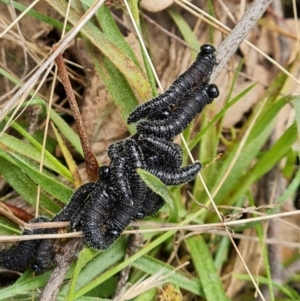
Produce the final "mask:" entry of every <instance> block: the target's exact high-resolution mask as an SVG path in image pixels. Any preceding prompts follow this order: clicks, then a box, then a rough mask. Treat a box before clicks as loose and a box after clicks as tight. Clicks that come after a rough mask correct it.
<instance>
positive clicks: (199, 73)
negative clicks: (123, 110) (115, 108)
mask: <svg viewBox="0 0 300 301" xmlns="http://www.w3.org/2000/svg"><path fill="white" fill-rule="evenodd" d="M215 51H216V49H215V48H214V47H213V46H211V45H208V44H205V45H202V46H201V47H200V52H199V54H198V56H197V58H196V60H195V62H194V63H193V64H192V65H191V66H190V68H189V69H188V70H186V71H185V72H184V73H182V74H181V75H180V76H179V77H178V78H177V79H176V80H175V81H174V83H173V84H172V85H171V86H170V87H169V88H168V90H166V91H165V92H164V93H162V94H160V95H158V96H157V97H155V98H153V99H151V100H149V101H147V102H145V103H143V104H142V105H140V106H138V107H137V108H136V109H135V110H133V111H132V112H131V113H130V114H129V116H128V119H127V122H128V124H130V123H134V122H137V121H139V120H140V119H143V118H146V117H148V116H151V115H152V114H156V113H157V111H160V110H164V109H165V108H168V107H170V106H171V105H176V103H177V102H179V101H180V100H181V99H182V98H185V96H186V94H188V93H190V91H191V90H192V89H193V88H194V87H196V86H199V85H202V84H207V83H208V81H209V78H210V76H211V73H212V70H213V68H214V66H215V65H216V64H217V60H216V55H215Z"/></svg>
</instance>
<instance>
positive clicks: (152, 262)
mask: <svg viewBox="0 0 300 301" xmlns="http://www.w3.org/2000/svg"><path fill="white" fill-rule="evenodd" d="M132 265H133V266H134V267H135V268H137V269H139V270H141V271H143V272H145V273H147V274H150V275H153V274H155V273H157V272H159V271H161V270H162V269H164V270H166V273H165V274H167V273H168V272H169V273H170V272H172V271H173V270H174V267H172V266H169V265H168V264H166V263H164V262H162V261H160V260H157V259H154V258H153V257H150V256H143V257H140V258H139V259H138V260H136V261H134V262H133V264H132ZM168 282H169V283H172V284H174V285H176V286H179V287H180V288H182V289H185V290H187V291H189V292H191V293H193V294H195V295H196V296H203V295H204V293H203V288H202V286H201V284H200V282H199V279H197V278H189V277H187V276H185V275H184V274H183V273H181V272H180V271H176V272H174V274H173V273H172V274H171V275H170V276H169V277H168Z"/></svg>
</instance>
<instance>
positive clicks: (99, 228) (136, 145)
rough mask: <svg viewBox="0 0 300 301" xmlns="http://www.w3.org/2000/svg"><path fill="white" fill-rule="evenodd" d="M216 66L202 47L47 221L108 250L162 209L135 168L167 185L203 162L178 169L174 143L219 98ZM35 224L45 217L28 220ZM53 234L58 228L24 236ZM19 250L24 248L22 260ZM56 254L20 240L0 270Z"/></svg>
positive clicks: (0, 257) (2, 256)
mask: <svg viewBox="0 0 300 301" xmlns="http://www.w3.org/2000/svg"><path fill="white" fill-rule="evenodd" d="M216 63H217V62H216V57H215V48H214V47H213V46H211V45H203V46H201V48H200V53H199V54H198V56H197V58H196V61H195V62H194V63H193V64H192V66H191V67H190V68H189V69H188V70H187V71H186V72H184V73H183V74H182V75H181V76H179V78H178V79H176V80H175V81H174V83H173V84H172V85H171V86H170V88H169V89H168V90H167V91H166V92H165V93H163V94H161V95H159V96H158V97H156V98H154V99H152V100H150V101H149V102H147V103H145V104H142V105H141V106H139V107H137V108H136V109H135V110H134V111H133V112H132V113H131V114H130V115H129V117H128V123H133V122H137V121H139V120H140V119H145V120H144V121H141V122H139V123H138V124H137V133H136V134H135V135H133V136H132V137H130V138H127V139H125V140H122V141H120V142H116V143H114V144H112V145H111V146H110V147H109V149H108V156H109V158H110V159H111V162H110V165H109V166H102V167H100V169H99V176H98V181H97V182H96V183H87V184H84V185H82V186H81V187H79V188H78V189H77V190H76V191H75V192H74V194H73V196H72V198H71V199H70V201H69V203H68V204H67V205H66V206H65V207H64V208H63V209H62V210H61V211H60V212H59V213H58V214H57V215H56V216H55V217H54V218H53V219H52V220H51V222H55V221H69V220H70V221H71V230H73V231H78V230H82V232H83V239H84V241H85V243H86V244H87V245H88V246H90V247H92V248H94V249H98V250H106V249H107V248H109V247H110V246H111V245H112V244H113V243H114V242H115V241H116V240H117V238H118V237H119V236H120V235H121V234H122V232H123V231H124V229H125V228H126V227H127V226H128V225H129V224H130V222H131V221H133V220H135V219H143V218H145V217H146V216H149V215H153V214H155V213H156V212H157V211H158V210H159V209H160V208H161V207H162V206H163V205H164V201H163V199H162V198H161V197H160V196H159V195H158V194H156V193H155V192H154V191H152V190H151V189H150V188H148V187H147V186H146V184H145V183H144V182H143V181H142V179H141V178H140V177H139V175H138V174H137V172H136V170H137V169H138V168H141V169H144V170H146V171H148V172H150V173H152V174H153V175H155V176H156V177H158V178H159V179H160V180H161V181H162V182H163V183H165V184H166V185H180V184H183V183H187V182H189V181H191V180H193V179H194V178H195V176H196V174H197V173H198V172H199V171H200V169H201V163H200V162H195V163H193V164H190V165H188V166H185V167H181V164H182V148H181V147H180V146H179V145H178V144H175V143H174V142H173V141H172V139H173V138H174V136H176V135H177V134H179V133H181V132H182V131H183V130H184V129H185V128H186V127H187V125H188V124H189V123H190V122H191V121H192V120H193V119H194V118H195V116H196V115H197V114H198V113H199V112H201V111H202V110H203V108H204V106H205V105H207V104H209V103H211V102H212V101H213V99H214V98H215V97H217V96H218V95H219V91H218V88H217V87H216V85H213V84H211V85H209V84H208V82H209V78H210V76H211V73H212V70H213V68H214V66H215V65H216ZM39 220H44V217H40V218H37V219H33V220H32V221H31V222H37V221H39ZM55 232H57V229H51V230H43V229H39V230H34V231H29V232H28V231H24V232H23V233H24V234H36V233H55ZM19 250H24V252H23V254H24V258H25V260H24V262H21V260H20V256H19V255H18V251H19ZM54 254H55V252H54V249H53V241H52V240H43V241H39V240H32V241H22V242H20V243H19V244H17V245H16V246H15V247H12V248H11V249H9V250H5V251H2V252H0V266H1V267H6V268H9V269H13V270H18V271H24V270H25V269H26V268H27V267H28V266H29V265H31V266H32V268H33V269H34V271H35V272H36V273H42V272H43V271H44V270H45V269H47V268H48V266H49V265H51V264H52V262H53V257H54Z"/></svg>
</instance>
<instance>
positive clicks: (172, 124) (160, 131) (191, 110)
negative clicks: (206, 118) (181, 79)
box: [137, 84, 219, 139]
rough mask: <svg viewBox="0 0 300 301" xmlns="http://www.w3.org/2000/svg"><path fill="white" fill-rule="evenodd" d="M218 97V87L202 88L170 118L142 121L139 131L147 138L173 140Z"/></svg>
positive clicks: (174, 111)
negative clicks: (149, 136)
mask: <svg viewBox="0 0 300 301" xmlns="http://www.w3.org/2000/svg"><path fill="white" fill-rule="evenodd" d="M218 95H219V90H218V88H217V86H216V85H214V84H211V85H205V86H200V87H199V88H197V89H196V90H195V91H194V92H192V93H191V94H190V95H189V96H188V97H187V99H184V101H182V102H181V103H180V104H178V106H176V107H175V108H174V110H173V111H172V112H171V113H170V116H169V118H167V119H164V120H157V121H156V122H151V121H148V120H146V121H141V122H140V123H139V124H138V125H137V131H138V132H139V133H141V134H142V135H145V136H147V135H154V136H156V137H160V138H164V139H171V138H173V137H175V136H177V135H178V134H180V133H181V132H182V131H183V130H184V129H185V128H186V127H187V126H188V125H189V124H190V122H191V121H192V120H193V119H194V118H195V117H196V115H197V114H198V113H200V112H201V111H202V110H203V109H204V107H205V106H206V105H207V104H210V103H211V102H212V101H213V99H214V98H216V97H218Z"/></svg>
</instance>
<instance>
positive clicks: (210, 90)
mask: <svg viewBox="0 0 300 301" xmlns="http://www.w3.org/2000/svg"><path fill="white" fill-rule="evenodd" d="M206 91H207V94H208V96H209V97H210V98H212V99H214V98H216V97H218V96H219V95H220V92H219V89H218V87H217V85H215V84H210V85H208V86H207V88H206Z"/></svg>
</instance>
